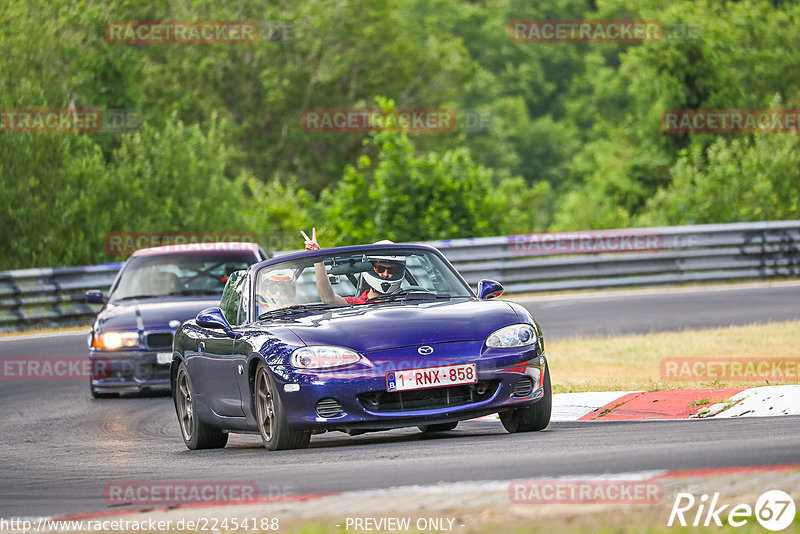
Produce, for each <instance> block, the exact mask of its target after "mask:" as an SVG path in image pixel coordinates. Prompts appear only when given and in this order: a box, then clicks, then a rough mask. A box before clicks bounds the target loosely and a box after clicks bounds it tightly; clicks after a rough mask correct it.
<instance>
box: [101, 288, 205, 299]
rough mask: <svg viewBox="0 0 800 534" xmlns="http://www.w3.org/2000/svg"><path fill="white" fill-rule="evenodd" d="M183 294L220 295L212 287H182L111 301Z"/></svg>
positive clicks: (158, 297)
mask: <svg viewBox="0 0 800 534" xmlns="http://www.w3.org/2000/svg"><path fill="white" fill-rule="evenodd" d="M181 295H215V296H216V295H220V293H219V292H218V291H213V290H211V289H181V290H180V291H171V292H169V293H159V294H157V295H130V296H127V297H118V298H114V299H112V300H111V302H118V301H121V300H133V299H160V298H164V297H177V296H181Z"/></svg>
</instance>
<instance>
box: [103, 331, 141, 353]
mask: <svg viewBox="0 0 800 534" xmlns="http://www.w3.org/2000/svg"><path fill="white" fill-rule="evenodd" d="M138 346H139V333H138V332H103V333H102V334H100V333H97V334H95V335H94V341H92V347H94V348H96V349H106V350H116V349H119V348H122V347H138Z"/></svg>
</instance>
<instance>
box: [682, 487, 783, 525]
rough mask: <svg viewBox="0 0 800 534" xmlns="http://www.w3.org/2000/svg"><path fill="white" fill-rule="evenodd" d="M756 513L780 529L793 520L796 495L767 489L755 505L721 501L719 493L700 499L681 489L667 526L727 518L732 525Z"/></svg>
mask: <svg viewBox="0 0 800 534" xmlns="http://www.w3.org/2000/svg"><path fill="white" fill-rule="evenodd" d="M754 516H755V519H756V521H758V523H759V524H760V525H761V526H762V527H764V528H766V529H767V530H772V531H779V530H783V529H785V528H786V527H788V526H789V525H791V524H792V521H794V517H795V504H794V500H793V499H792V497H791V496H790V495H789V494H788V493H786V492H784V491H781V490H770V491H766V492H764V493H763V494H761V496H760V497H759V498H758V500H756V505H755V507H751V506H750V505H749V504H737V505H731V504H720V503H719V493H714V495H713V496H712V497H711V500H710V502H709V496H708V495H707V494H703V495H701V496H700V498H699V499H697V498H695V496H694V495H692V494H691V493H678V495H677V496H676V497H675V504H673V505H672V512H670V514H669V521H667V526H668V527H671V526H672V525H674V524H676V523H677V524H678V525H680V526H682V527H685V526H687V525H691V526H693V527H699V526H703V527H710V526H712V524H713V525H716V526H718V527H721V526H722V525H723V522H724V523H726V524H728V525H730V526H732V527H741V526H744V525H746V524H747V523H748V522H750V521H751V520H752V519H753V517H754Z"/></svg>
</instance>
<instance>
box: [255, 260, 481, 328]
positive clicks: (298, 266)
mask: <svg viewBox="0 0 800 534" xmlns="http://www.w3.org/2000/svg"><path fill="white" fill-rule="evenodd" d="M472 296H473V294H472V292H471V291H470V289H469V287H467V286H466V285H465V284H464V282H463V281H462V280H461V279H460V278H459V277H458V276H457V275H456V274H455V273H454V272H453V269H452V267H450V266H449V265H448V264H446V263H445V262H444V261H442V259H441V258H439V256H437V255H436V254H434V253H432V252H429V251H426V250H418V249H402V248H387V249H386V250H382V249H371V250H369V251H367V252H365V253H356V254H348V255H341V254H338V255H337V254H335V253H332V254H331V255H321V256H319V255H318V256H314V257H310V258H301V259H295V260H290V261H286V262H282V263H276V264H273V265H269V266H267V267H264V268H262V269H261V270H260V271H259V272H258V274H257V276H256V287H255V297H256V317H267V316H273V315H275V314H276V313H278V314H279V315H283V314H285V313H286V312H290V311H292V310H297V311H306V310H308V309H309V308H310V306H309V305H327V306H325V307H329V306H356V305H363V304H375V303H382V302H399V301H412V300H413V301H417V300H423V301H428V300H430V301H435V300H445V299H450V298H459V297H464V298H469V297H472ZM317 308H322V306H318V307H317ZM278 310H282V311H281V312H278Z"/></svg>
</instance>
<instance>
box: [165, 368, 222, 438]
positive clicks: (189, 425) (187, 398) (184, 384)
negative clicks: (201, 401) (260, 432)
mask: <svg viewBox="0 0 800 534" xmlns="http://www.w3.org/2000/svg"><path fill="white" fill-rule="evenodd" d="M174 400H175V412H176V413H177V414H178V423H179V424H180V426H181V434H182V435H183V442H184V443H186V447H188V448H189V449H192V450H195V449H219V448H222V447H224V446H225V444H227V443H228V434H227V433H225V432H222V431H221V430H220V429H218V428H214V427H212V426H210V425H208V424H206V423H203V422H202V421H200V420H199V419H198V418H197V410H196V402H195V397H194V395H193V393H192V381H191V380H190V379H189V374H188V373H187V372H186V365H185V364H183V363H181V365H180V367H179V368H178V377H177V378H176V380H175V398H174Z"/></svg>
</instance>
